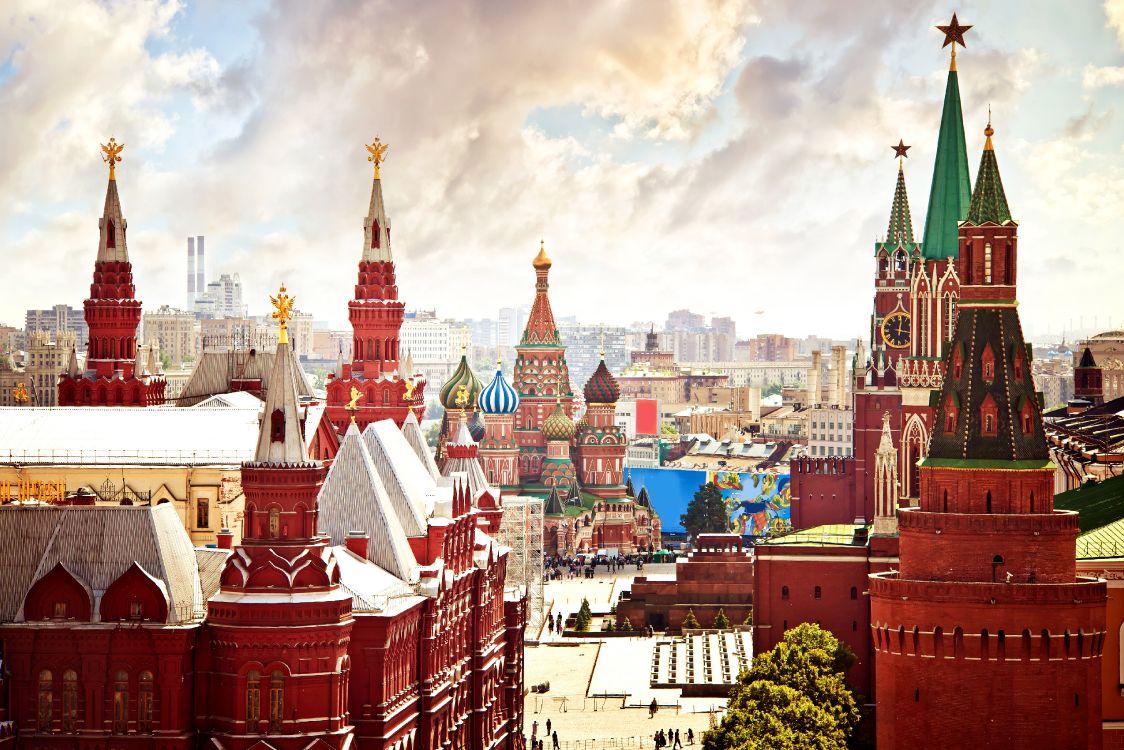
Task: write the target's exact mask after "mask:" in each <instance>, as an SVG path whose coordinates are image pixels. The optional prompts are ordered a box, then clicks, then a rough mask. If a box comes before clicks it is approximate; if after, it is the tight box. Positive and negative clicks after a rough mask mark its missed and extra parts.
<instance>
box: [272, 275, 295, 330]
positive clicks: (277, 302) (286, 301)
mask: <svg viewBox="0 0 1124 750" xmlns="http://www.w3.org/2000/svg"><path fill="white" fill-rule="evenodd" d="M269 301H270V302H272V303H273V307H274V308H275V309H274V311H273V319H274V320H276V321H277V322H279V323H280V324H281V330H280V332H279V333H278V334H277V343H278V344H287V343H289V325H288V322H289V321H290V320H292V318H293V305H294V304H296V301H297V298H296V297H290V296H289V295H287V294H285V285H284V284H282V285H281V291H279V292H278V293H277V296H276V297H273V296H270V298H269Z"/></svg>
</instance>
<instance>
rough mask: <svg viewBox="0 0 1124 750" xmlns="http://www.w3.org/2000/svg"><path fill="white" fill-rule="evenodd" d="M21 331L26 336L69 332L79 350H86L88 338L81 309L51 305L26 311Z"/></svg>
mask: <svg viewBox="0 0 1124 750" xmlns="http://www.w3.org/2000/svg"><path fill="white" fill-rule="evenodd" d="M23 330H24V332H25V333H27V334H31V333H33V332H35V331H70V332H71V333H73V334H74V338H75V340H76V341H77V346H78V348H79V349H85V348H86V341H87V340H88V339H89V337H90V329H89V326H87V325H86V319H85V314H84V312H83V311H82V309H81V308H74V307H71V306H70V305H62V304H60V305H53V306H52V307H50V308H48V309H46V310H28V311H27V313H26V314H25V315H24V326H23Z"/></svg>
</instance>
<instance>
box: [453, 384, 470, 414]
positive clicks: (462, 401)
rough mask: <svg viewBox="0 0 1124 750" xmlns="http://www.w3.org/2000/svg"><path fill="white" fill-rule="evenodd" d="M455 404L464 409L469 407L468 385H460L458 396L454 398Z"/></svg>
mask: <svg viewBox="0 0 1124 750" xmlns="http://www.w3.org/2000/svg"><path fill="white" fill-rule="evenodd" d="M453 403H454V404H456V405H457V406H459V407H460V408H462V409H463V408H464V407H466V406H468V386H467V385H458V386H457V395H456V396H455V397H454V398H453Z"/></svg>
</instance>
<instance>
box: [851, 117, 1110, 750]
mask: <svg viewBox="0 0 1124 750" xmlns="http://www.w3.org/2000/svg"><path fill="white" fill-rule="evenodd" d="M984 132H985V134H986V136H987V141H986V143H985V146H984V152H983V157H982V159H981V162H980V169H979V174H978V176H977V179H976V186H975V190H974V192H973V194H972V197H971V202H970V204H969V208H968V212H967V218H966V219H965V221H963V222H962V223H961V224H960V228H959V255H958V258H957V265H958V267H959V273H960V278H961V279H962V280H963V282H964V283H963V286H962V287H961V288H962V297H961V301H960V304H959V315H958V320H957V324H956V331H955V334H954V335H953V338H952V340H951V341H950V342H949V346H948V351H947V354H946V355H945V358H944V365H945V378H944V382H943V385H942V388H941V392H940V397H939V401H938V405H937V409H936V423H935V425H934V432H933V437H932V441H931V443H930V446H929V455H928V457H927V458H926V459H925V460H924V461H923V463H922V466H921V471H920V485H921V486H920V490H921V492H920V507H917V508H909V509H903V510H901V511H899V513H898V527H899V535H900V544H901V548H900V549H901V554H900V560H901V562H900V565H901V570H900V572H888V573H879V574H875V575H872V576H871V577H870V583H871V586H870V593H871V627H872V629H873V633H872V634H873V636H874V642H875V650H876V655H875V662H876V679H875V685H876V696H877V711H878V746H879V748H880V749H882V750H891V749H892V748H916V747H956V748H985V747H1003V748H1076V747H1081V748H1099V747H1101V727H1100V721H1101V681H1100V680H1101V677H1100V671H1101V648H1102V644H1103V642H1104V636H1105V602H1106V593H1107V592H1106V586H1105V583H1104V582H1103V581H1098V580H1097V579H1095V578H1085V577H1078V576H1077V575H1076V565H1075V558H1074V544H1075V540H1076V537H1077V532H1078V528H1077V514H1076V513H1072V512H1064V511H1055V510H1054V507H1053V470H1054V467H1053V464H1051V463H1050V460H1049V454H1048V452H1047V447H1046V440H1045V436H1044V434H1043V428H1042V418H1041V416H1042V415H1041V410H1040V406H1039V400H1038V394H1036V393H1035V391H1034V382H1033V380H1032V378H1031V372H1030V357H1029V354H1028V347H1027V345H1026V343H1025V342H1024V341H1023V336H1022V329H1021V326H1020V323H1019V315H1018V311H1017V308H1016V304H1017V303H1016V301H1015V281H1016V275H1015V270H1016V253H1017V246H1018V237H1017V232H1018V225H1017V224H1016V223H1015V222H1014V221H1013V220H1012V219H1011V214H1010V211H1009V210H1008V208H1007V201H1006V198H1005V196H1004V192H1003V185H1002V181H1001V180H1000V177H999V168H998V165H997V163H996V159H995V152H994V151H993V150H992V143H991V136H992V133H993V131H992V129H991V125H990V124H989V125H988V128H987V130H985V131H984Z"/></svg>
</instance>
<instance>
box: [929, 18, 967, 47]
mask: <svg viewBox="0 0 1124 750" xmlns="http://www.w3.org/2000/svg"><path fill="white" fill-rule="evenodd" d="M970 28H972V27H971V26H961V25H960V22H959V21H957V20H956V14H955V13H953V14H952V21H950V22H949V24H948V26H938V27H937V29H938V30H939V31H940V32H941V33H942V34H944V44H942V45H941V48H942V49H943V48H944V47H947V46H948V45H950V44H951V45H953V49H954V50H955V49H956V45H957V44H959V45H960V46H961V47H966V45H965V44H964V32H966V31H967V30H968V29H970Z"/></svg>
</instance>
